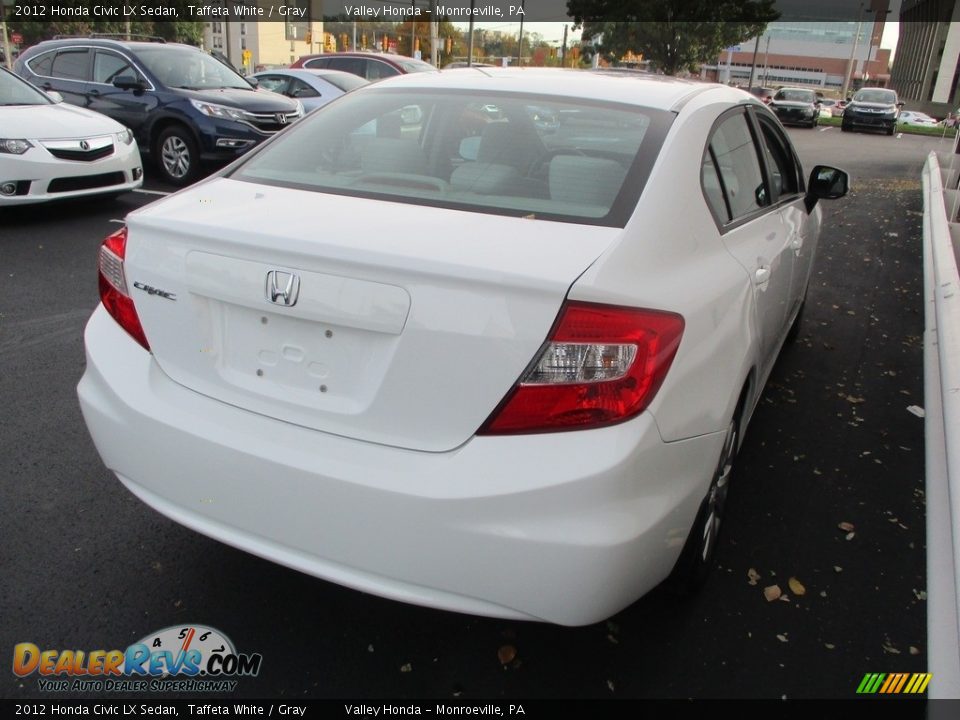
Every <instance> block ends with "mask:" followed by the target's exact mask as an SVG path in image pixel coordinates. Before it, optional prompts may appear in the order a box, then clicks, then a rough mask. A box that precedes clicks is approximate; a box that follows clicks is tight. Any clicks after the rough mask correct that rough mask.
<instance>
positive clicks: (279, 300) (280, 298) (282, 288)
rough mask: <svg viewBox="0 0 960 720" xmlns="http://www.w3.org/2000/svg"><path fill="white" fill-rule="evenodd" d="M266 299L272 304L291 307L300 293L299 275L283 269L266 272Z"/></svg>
mask: <svg viewBox="0 0 960 720" xmlns="http://www.w3.org/2000/svg"><path fill="white" fill-rule="evenodd" d="M266 294H267V300H269V301H270V302H272V303H273V304H274V305H285V306H286V307H293V306H294V305H296V304H297V296H298V295H299V294H300V276H299V275H295V274H294V273H288V272H284V271H283V270H271V271H270V272H268V273H267V287H266Z"/></svg>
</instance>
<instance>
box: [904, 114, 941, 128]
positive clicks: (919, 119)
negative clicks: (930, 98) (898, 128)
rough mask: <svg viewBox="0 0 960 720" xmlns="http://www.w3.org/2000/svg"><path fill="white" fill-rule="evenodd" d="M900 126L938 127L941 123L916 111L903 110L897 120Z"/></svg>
mask: <svg viewBox="0 0 960 720" xmlns="http://www.w3.org/2000/svg"><path fill="white" fill-rule="evenodd" d="M897 124H898V125H912V126H914V127H936V126H937V125H938V124H939V121H938V120H937V119H936V118H932V117H930V116H929V115H927V114H926V113H922V112H917V111H915V110H901V111H900V117H898V118H897Z"/></svg>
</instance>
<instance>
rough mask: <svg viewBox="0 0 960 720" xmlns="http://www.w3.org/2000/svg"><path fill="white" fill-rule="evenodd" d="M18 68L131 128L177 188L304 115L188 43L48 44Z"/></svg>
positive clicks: (27, 76)
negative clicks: (203, 165)
mask: <svg viewBox="0 0 960 720" xmlns="http://www.w3.org/2000/svg"><path fill="white" fill-rule="evenodd" d="M14 70H15V71H16V73H17V74H18V75H20V76H21V77H23V78H25V79H26V80H29V81H30V82H32V83H33V84H34V85H36V86H37V87H40V88H43V89H44V90H56V91H57V92H59V93H60V94H61V95H62V96H63V99H64V100H65V101H66V102H68V103H72V104H73V105H79V106H80V107H85V108H88V109H90V110H95V111H97V112H100V113H103V114H104V115H107V116H109V117H112V118H113V119H114V120H117V121H118V122H120V123H123V124H124V125H126V126H127V127H129V128H130V129H131V130H133V132H134V135H135V136H136V139H137V143H138V144H139V146H140V152H141V153H143V154H144V155H149V156H151V157H152V158H153V159H154V162H155V163H156V165H157V167H158V168H159V169H160V172H161V173H162V175H163V177H164V179H165V180H166V181H167V182H170V183H173V184H174V185H187V184H189V183H191V182H193V181H194V180H195V179H196V178H197V176H198V175H199V173H200V170H201V163H203V162H218V163H223V162H227V161H230V160H233V159H234V158H236V157H238V156H239V155H241V154H243V153H244V152H246V151H247V150H249V149H250V148H251V147H253V146H254V145H256V144H257V143H259V142H261V141H263V140H265V139H267V138H268V137H270V136H271V135H273V134H274V133H276V132H277V131H278V130H281V129H283V128H284V127H286V126H287V125H289V124H290V123H292V122H295V121H296V120H298V119H299V118H300V117H302V116H303V106H302V105H301V104H300V103H299V102H297V101H296V100H292V99H290V98H286V97H283V96H282V95H278V94H276V93H272V92H268V91H266V90H257V89H255V88H254V87H253V86H252V85H251V84H250V83H249V82H248V81H247V80H244V78H243V77H241V76H240V75H238V74H237V73H236V72H235V71H233V70H232V69H231V68H230V67H228V66H227V65H225V64H224V63H222V62H220V61H219V60H217V59H215V58H213V57H211V56H210V55H207V54H206V53H204V52H202V51H201V50H199V49H198V48H195V47H191V46H189V45H180V44H176V43H163V42H139V41H138V42H126V41H119V40H109V39H104V38H72V39H63V40H48V41H46V42H41V43H39V44H37V45H34V46H33V47H31V48H29V49H27V50H25V51H24V52H23V53H22V54H21V55H20V57H19V59H18V60H17V63H16V65H15V67H14Z"/></svg>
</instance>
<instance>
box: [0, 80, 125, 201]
mask: <svg viewBox="0 0 960 720" xmlns="http://www.w3.org/2000/svg"><path fill="white" fill-rule="evenodd" d="M142 184H143V165H142V163H141V161H140V152H139V150H138V149H137V142H136V140H134V138H133V134H132V133H131V132H130V131H129V130H128V129H127V128H125V127H124V126H123V125H121V124H120V123H118V122H116V121H115V120H111V119H110V118H108V117H106V116H105V115H101V114H100V113H95V112H92V111H90V110H85V109H83V108H78V107H76V106H73V105H67V104H65V103H62V102H58V101H57V99H56V97H51V96H48V95H47V94H45V93H43V92H41V91H40V90H38V89H37V88H35V87H34V86H33V85H31V84H29V83H28V82H26V81H24V80H22V79H20V78H19V77H17V76H16V75H14V74H13V73H11V72H8V71H7V70H5V69H3V68H0V207H5V206H10V205H26V204H29V203H38V202H44V201H47V200H59V199H63V198H70V197H78V196H86V195H103V194H105V195H116V194H119V193H122V192H126V191H128V190H133V189H135V188H138V187H140V186H141V185H142Z"/></svg>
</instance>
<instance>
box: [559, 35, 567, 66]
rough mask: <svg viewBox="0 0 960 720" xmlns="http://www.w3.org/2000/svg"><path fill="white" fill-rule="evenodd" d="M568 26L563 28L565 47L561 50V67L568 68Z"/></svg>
mask: <svg viewBox="0 0 960 720" xmlns="http://www.w3.org/2000/svg"><path fill="white" fill-rule="evenodd" d="M567 27H569V26H567V25H564V26H563V47H562V48H561V49H560V66H561V67H566V66H567Z"/></svg>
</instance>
